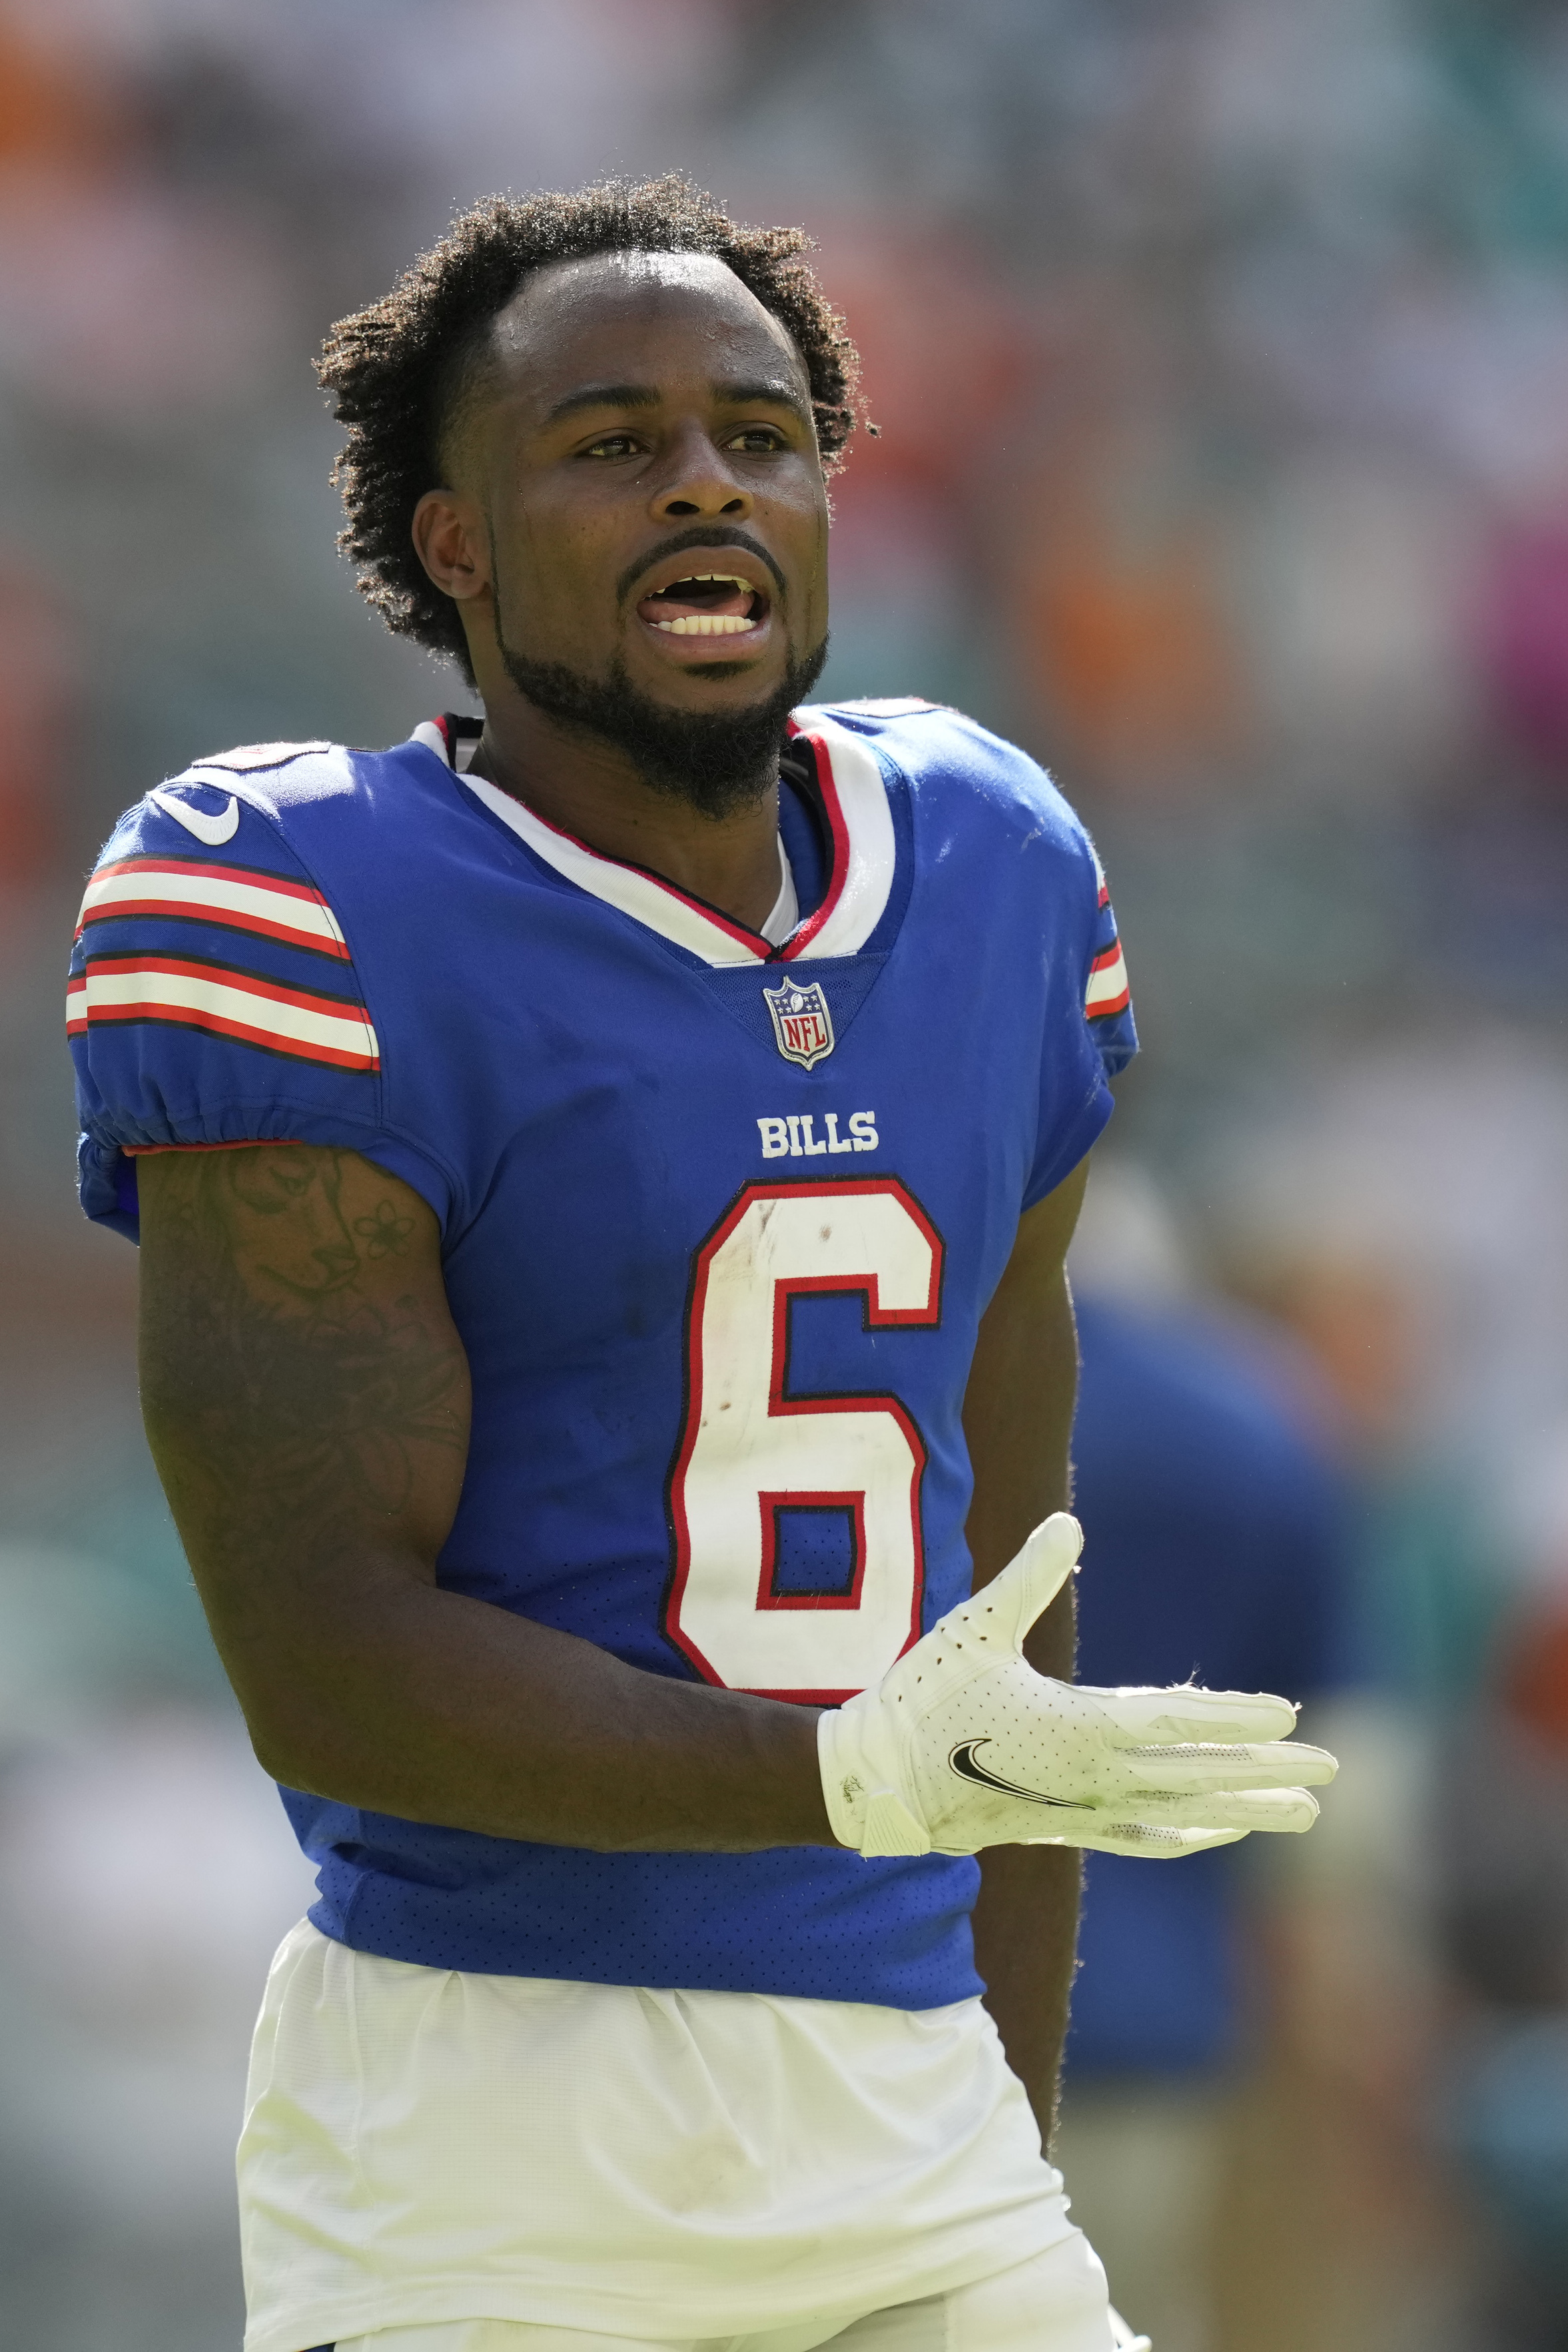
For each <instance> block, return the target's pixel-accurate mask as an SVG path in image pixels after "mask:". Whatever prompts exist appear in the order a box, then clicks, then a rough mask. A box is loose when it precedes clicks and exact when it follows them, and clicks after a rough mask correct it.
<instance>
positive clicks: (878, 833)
mask: <svg viewBox="0 0 1568 2352" xmlns="http://www.w3.org/2000/svg"><path fill="white" fill-rule="evenodd" d="M797 732H798V736H799V740H802V741H804V742H807V743H809V744H811V746H812V747H813V749H814V750H815V751H816V773H817V781H818V782H819V783H820V785H821V787H822V803H823V808H824V811H825V813H826V817H827V824H828V830H829V832H830V834H831V835H832V838H833V871H832V874H831V876H830V877H829V879H828V885H827V890H826V895H825V897H824V898H823V901H822V904H821V905H820V906H819V907H818V908H816V912H815V913H813V914H811V915H809V916H808V917H807V918H806V919H805V922H804V923H800V924H798V925H797V926H796V927H795V929H794V931H793V932H792V933H791V935H790V938H789V940H788V942H787V944H786V945H785V946H784V949H783V950H782V951H781V950H776V949H772V948H770V946H769V943H768V941H767V940H765V939H764V938H763V936H762V934H761V933H760V932H757V931H748V930H747V929H744V927H743V926H742V924H740V923H736V922H731V919H730V918H729V917H728V916H727V915H722V914H721V913H720V912H719V910H718V908H716V907H708V906H704V905H703V903H702V901H701V900H700V898H688V897H687V895H686V893H685V892H684V891H683V890H678V889H677V888H676V887H675V885H674V883H673V882H666V881H663V880H661V879H660V877H658V875H657V874H650V873H649V872H648V871H647V868H646V867H644V866H626V865H623V864H622V863H621V861H620V859H619V858H616V857H604V856H600V854H599V852H598V851H597V850H596V849H590V848H589V846H588V845H587V843H586V842H584V841H579V840H577V838H576V837H575V835H573V834H570V833H563V832H562V831H561V830H560V828H559V827H558V826H556V825H553V824H546V823H545V821H544V819H543V818H542V816H540V815H538V814H536V813H535V812H534V811H533V810H532V809H531V808H527V807H525V806H524V804H523V803H522V802H521V801H514V800H513V799H512V798H511V796H510V793H503V792H501V791H500V788H499V787H498V786H497V785H495V784H492V783H489V782H487V781H486V780H485V778H484V777H482V776H471V775H463V782H464V783H465V784H466V785H467V787H468V791H469V792H471V793H473V794H474V796H475V798H476V799H478V800H480V801H482V802H483V803H484V804H485V806H486V807H487V808H488V809H489V810H491V811H492V812H493V814H495V815H497V816H498V817H500V821H501V823H502V824H505V825H508V826H510V829H511V831H512V832H513V833H515V834H516V835H518V837H519V839H520V840H522V841H525V842H526V843H527V844H528V846H529V847H530V849H531V850H532V851H533V852H534V854H535V856H539V857H542V858H543V860H544V862H545V864H546V865H547V866H553V867H554V869H555V871H556V872H557V873H558V874H561V875H563V876H564V877H565V878H566V880H567V881H568V882H574V883H575V884H576V886H577V887H578V888H579V889H580V890H586V891H587V892H588V893H589V894H590V895H591V896H592V897H593V898H602V899H603V900H604V901H605V905H606V906H611V907H618V908H620V910H621V912H622V914H624V915H630V916H632V917H634V918H635V919H636V920H637V922H639V923H646V924H647V927H648V929H649V930H652V931H657V932H658V934H659V936H660V938H661V939H667V940H672V941H673V942H674V944H675V945H676V946H677V947H680V948H685V949H686V950H688V952H689V954H691V955H695V956H700V958H701V960H702V961H703V962H704V963H710V964H747V963H765V962H767V961H769V959H770V956H776V957H777V960H778V961H781V962H786V963H787V962H795V961H797V960H798V961H811V960H815V959H817V958H820V957H824V956H845V955H857V954H858V952H859V950H861V949H862V948H863V947H864V946H865V944H866V942H867V940H868V939H869V938H870V936H871V934H872V932H873V931H874V930H875V929H876V928H877V925H878V923H879V921H880V920H881V919H882V914H883V911H884V909H885V908H886V907H887V904H888V898H889V893H890V892H891V890H892V887H893V867H894V864H895V861H896V857H897V843H896V841H895V837H894V834H893V819H892V813H891V811H890V810H889V806H888V793H887V787H886V785H885V784H884V783H883V782H882V772H881V769H880V768H879V766H878V764H877V761H876V758H875V755H874V754H873V752H872V751H870V749H869V747H868V745H867V744H865V743H863V742H862V741H861V740H860V739H859V737H858V736H857V735H852V734H851V733H850V732H849V730H848V729H847V728H845V727H840V726H838V725H837V724H836V722H835V721H834V720H833V719H824V718H822V717H820V716H819V715H818V714H817V713H816V712H815V711H814V712H813V713H812V717H811V723H810V725H809V726H807V727H804V728H801V729H799V730H797ZM411 740H413V741H414V742H416V743H422V744H423V745H424V747H425V749H426V751H434V752H435V753H436V755H437V758H438V759H439V760H440V761H442V762H443V764H444V765H445V766H447V767H449V768H452V769H453V770H454V772H458V773H461V772H462V769H463V768H464V767H466V765H467V761H468V760H469V759H472V757H473V747H472V745H471V743H468V742H460V743H459V744H458V746H457V754H458V757H457V760H456V761H454V759H453V757H452V752H451V751H450V750H449V748H448V746H447V738H446V736H445V734H444V733H443V731H442V730H441V729H440V728H439V727H438V726H437V724H436V722H435V720H434V719H426V720H424V721H423V722H422V724H421V725H419V726H418V727H416V729H415V730H414V734H413V737H412V739H411ZM465 754H467V759H465V757H464V755H465ZM773 911H774V913H775V914H776V913H777V912H778V909H777V908H774V910H773ZM772 921H773V918H772V917H771V916H770V918H769V924H770V928H771V926H772Z"/></svg>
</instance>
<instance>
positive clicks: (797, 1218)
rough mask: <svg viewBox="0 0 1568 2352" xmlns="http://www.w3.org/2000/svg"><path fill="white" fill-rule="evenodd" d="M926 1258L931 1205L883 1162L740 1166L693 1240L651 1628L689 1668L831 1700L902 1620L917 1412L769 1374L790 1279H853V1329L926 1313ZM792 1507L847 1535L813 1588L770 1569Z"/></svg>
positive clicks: (926, 1318)
mask: <svg viewBox="0 0 1568 2352" xmlns="http://www.w3.org/2000/svg"><path fill="white" fill-rule="evenodd" d="M823 1291H858V1292H859V1293H860V1295H861V1297H862V1298H863V1299H864V1302H865V1305H864V1318H865V1328H867V1330H868V1331H870V1330H879V1329H882V1328H888V1327H890V1326H897V1325H900V1324H906V1325H907V1324H921V1323H923V1324H929V1325H934V1324H936V1323H937V1322H938V1321H939V1320H940V1319H941V1314H942V1240H941V1237H940V1235H939V1234H937V1232H936V1230H935V1228H934V1227H933V1225H932V1224H931V1220H930V1219H929V1218H928V1217H927V1216H926V1214H925V1212H924V1211H923V1210H922V1209H921V1207H920V1205H919V1203H918V1202H916V1201H915V1200H914V1198H913V1197H912V1195H911V1194H910V1193H909V1192H907V1191H906V1190H905V1188H904V1187H903V1185H902V1184H900V1182H899V1181H897V1179H896V1178H889V1177H882V1178H875V1177H871V1178H867V1179H866V1180H865V1181H861V1182H856V1181H852V1180H848V1181H843V1182H840V1183H837V1184H834V1183H823V1184H748V1185H747V1186H746V1187H745V1189H744V1190H743V1191H742V1192H741V1194H740V1195H739V1197H738V1198H737V1199H736V1201H735V1202H733V1203H732V1204H731V1208H730V1209H729V1211H728V1212H727V1213H726V1214H725V1216H724V1217H723V1218H722V1219H721V1222H720V1223H719V1224H718V1225H717V1226H716V1227H715V1228H714V1230H713V1232H712V1233H711V1234H710V1235H709V1237H708V1239H707V1240H706V1241H705V1242H704V1243H703V1244H702V1247H701V1248H700V1250H699V1252H698V1254H697V1260H696V1265H695V1270H694V1275H693V1280H692V1286H691V1300H690V1305H689V1307H688V1310H687V1326H686V1415H685V1420H684V1422H683V1423H682V1426H681V1434H680V1443H679V1447H678V1449H677V1452H676V1456H675V1463H674V1466H673V1469H672V1471H671V1474H670V1482H669V1515H670V1522H671V1526H672V1528H673V1530H674V1537H675V1572H674V1576H673V1578H672V1580H671V1583H670V1590H669V1597H668V1602H667V1604H666V1611H665V1629H666V1631H667V1632H668V1634H669V1636H670V1639H671V1640H672V1641H673V1642H674V1643H676V1645H677V1646H678V1648H679V1649H680V1650H681V1651H682V1652H683V1653H684V1654H685V1655H686V1656H687V1657H688V1658H689V1660H690V1662H691V1664H693V1665H694V1666H695V1667H696V1668H697V1671H698V1672H699V1674H700V1675H702V1676H703V1678H704V1680H705V1681H708V1682H710V1683H721V1684H723V1685H727V1686H728V1687H729V1688H730V1689H731V1690H747V1691H756V1692H760V1693H763V1694H765V1695H766V1696H769V1697H773V1698H794V1699H814V1700H819V1701H823V1702H826V1703H827V1704H834V1703H837V1701H838V1700H841V1699H844V1698H847V1697H848V1696H850V1695H851V1694H852V1693H853V1692H855V1691H858V1690H863V1689H865V1688H866V1686H867V1685H868V1684H870V1683H873V1682H876V1681H877V1680H879V1677H880V1676H881V1675H883V1674H885V1673H886V1671H887V1669H888V1667H889V1666H890V1665H891V1664H892V1663H893V1660H894V1659H895V1658H896V1657H898V1656H899V1655H900V1654H901V1653H902V1652H903V1651H904V1650H905V1649H907V1648H908V1646H909V1644H910V1642H911V1641H913V1640H914V1639H915V1638H916V1637H917V1636H918V1634H919V1633H920V1630H921V1623H920V1617H921V1588H922V1584H923V1580H924V1560H923V1552H922V1545H921V1476H922V1475H923V1473H924V1470H925V1464H926V1450H925V1446H924V1444H923V1443H922V1441H921V1433H920V1431H919V1430H918V1429H917V1428H916V1426H915V1423H914V1422H913V1420H912V1419H911V1417H910V1413H909V1412H908V1411H907V1410H906V1408H905V1407H904V1406H903V1405H902V1404H901V1403H900V1401H899V1399H898V1398H897V1397H893V1396H879V1395H862V1394H859V1393H856V1394H853V1395H849V1396H799V1397H795V1396H786V1395H785V1393H784V1390H785V1386H786V1382H787V1381H788V1376H789V1346H790V1307H791V1302H792V1301H793V1300H794V1299H795V1298H796V1297H802V1296H805V1295H807V1294H811V1293H818V1292H823ZM808 1513H810V1514H822V1515H825V1516H826V1518H827V1519H828V1521H829V1522H836V1523H837V1527H838V1528H839V1529H840V1531H841V1532H842V1534H843V1537H844V1540H845V1544H846V1546H847V1560H846V1562H845V1566H844V1572H843V1574H842V1575H841V1576H836V1577H835V1578H834V1579H833V1580H831V1584H830V1589H828V1590H826V1591H814V1590H810V1589H805V1590H799V1589H797V1590H794V1591H791V1590H789V1589H788V1587H787V1580H785V1579H784V1576H783V1575H782V1573H781V1563H782V1555H783V1552H784V1548H785V1544H786V1542H787V1539H788V1536H789V1531H790V1529H791V1528H792V1527H794V1528H798V1527H799V1526H800V1525H801V1517H802V1515H804V1514H808Z"/></svg>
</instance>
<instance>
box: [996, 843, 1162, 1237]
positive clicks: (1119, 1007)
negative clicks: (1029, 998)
mask: <svg viewBox="0 0 1568 2352" xmlns="http://www.w3.org/2000/svg"><path fill="white" fill-rule="evenodd" d="M1075 835H1076V837H1075V840H1074V842H1073V849H1074V852H1075V853H1076V854H1075V856H1074V858H1073V865H1072V867H1071V868H1070V869H1069V872H1068V877H1066V880H1067V887H1066V889H1065V890H1064V897H1065V899H1066V904H1065V906H1064V907H1063V908H1061V910H1060V915H1061V919H1060V924H1059V937H1060V945H1059V947H1058V950H1057V951H1056V952H1055V953H1054V954H1053V956H1052V977H1051V983H1050V986H1049V988H1048V990H1047V1010H1046V1032H1045V1036H1044V1038H1043V1040H1042V1052H1041V1064H1040V1118H1039V1129H1038V1135H1037V1145H1036V1152H1035V1161H1034V1165H1033V1167H1032V1169H1031V1170H1030V1172H1029V1181H1028V1184H1027V1186H1026V1190H1025V1193H1024V1206H1025V1207H1026V1208H1032V1207H1033V1206H1034V1204H1035V1202H1037V1201H1042V1200H1044V1198H1045V1196H1046V1194H1047V1192H1053V1191H1054V1190H1055V1189H1056V1187H1057V1185H1058V1184H1059V1183H1061V1182H1062V1181H1063V1180H1064V1179H1065V1178H1066V1177H1068V1176H1069V1175H1070V1174H1071V1173H1072V1171H1073V1170H1074V1169H1075V1168H1076V1167H1077V1166H1078V1164H1079V1160H1081V1159H1082V1158H1083V1157H1084V1155H1085V1153H1086V1152H1087V1151H1088V1150H1089V1148H1090V1146H1091V1145H1092V1144H1093V1143H1094V1142H1095V1140H1096V1139H1097V1138H1098V1137H1099V1135H1100V1132H1101V1130H1102V1129H1104V1127H1105V1125H1106V1122H1107V1121H1108V1120H1109V1118H1110V1113H1111V1109H1112V1108H1113V1106H1112V1103H1111V1097H1110V1080H1111V1079H1112V1078H1114V1077H1116V1076H1119V1075H1120V1074H1121V1071H1123V1070H1124V1069H1125V1068H1126V1067H1127V1065H1128V1063H1129V1062H1130V1061H1131V1059H1132V1056H1133V1055H1134V1054H1135V1053H1136V1052H1137V1051H1138V1032H1137V1029H1136V1027H1135V1026H1134V1024H1133V1019H1132V996H1131V988H1130V986H1129V984H1128V979H1127V961H1126V958H1125V956H1124V955H1123V953H1122V950H1121V936H1120V934H1119V932H1118V930H1117V927H1116V916H1115V913H1114V911H1113V909H1112V908H1111V904H1110V889H1109V888H1108V887H1107V884H1106V879H1105V869H1104V867H1103V866H1101V865H1100V859H1099V856H1097V855H1096V852H1095V849H1094V846H1093V845H1092V843H1091V842H1090V841H1089V836H1088V835H1087V834H1084V833H1082V832H1081V831H1078V830H1077V828H1076V824H1075ZM1053 929H1057V926H1055V925H1053Z"/></svg>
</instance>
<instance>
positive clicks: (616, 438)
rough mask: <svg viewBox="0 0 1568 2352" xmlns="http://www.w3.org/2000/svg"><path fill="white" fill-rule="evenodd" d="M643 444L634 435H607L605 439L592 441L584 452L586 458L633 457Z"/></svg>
mask: <svg viewBox="0 0 1568 2352" xmlns="http://www.w3.org/2000/svg"><path fill="white" fill-rule="evenodd" d="M641 446H642V444H641V442H640V441H638V440H637V436H636V435H635V434H632V433H606V434H605V436H604V437H603V439H601V440H598V441H591V442H590V443H589V445H588V446H587V447H586V448H585V449H584V451H583V453H582V454H583V456H584V457H635V456H636V455H637V451H638V450H639V449H640V448H641Z"/></svg>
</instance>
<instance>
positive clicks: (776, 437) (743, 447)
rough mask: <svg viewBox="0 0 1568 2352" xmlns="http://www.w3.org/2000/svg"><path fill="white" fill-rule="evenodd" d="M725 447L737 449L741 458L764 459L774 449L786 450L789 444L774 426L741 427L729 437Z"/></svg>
mask: <svg viewBox="0 0 1568 2352" xmlns="http://www.w3.org/2000/svg"><path fill="white" fill-rule="evenodd" d="M725 446H726V447H727V448H730V449H738V450H739V451H740V453H741V455H742V457H768V456H770V455H771V454H772V452H773V450H775V449H785V448H787V447H788V446H789V444H788V442H787V441H786V440H785V438H784V435H783V434H782V433H781V432H780V431H779V428H778V426H777V425H742V427H741V430H740V431H739V433H732V434H731V436H730V438H729V440H728V442H727V443H726V444H725Z"/></svg>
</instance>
